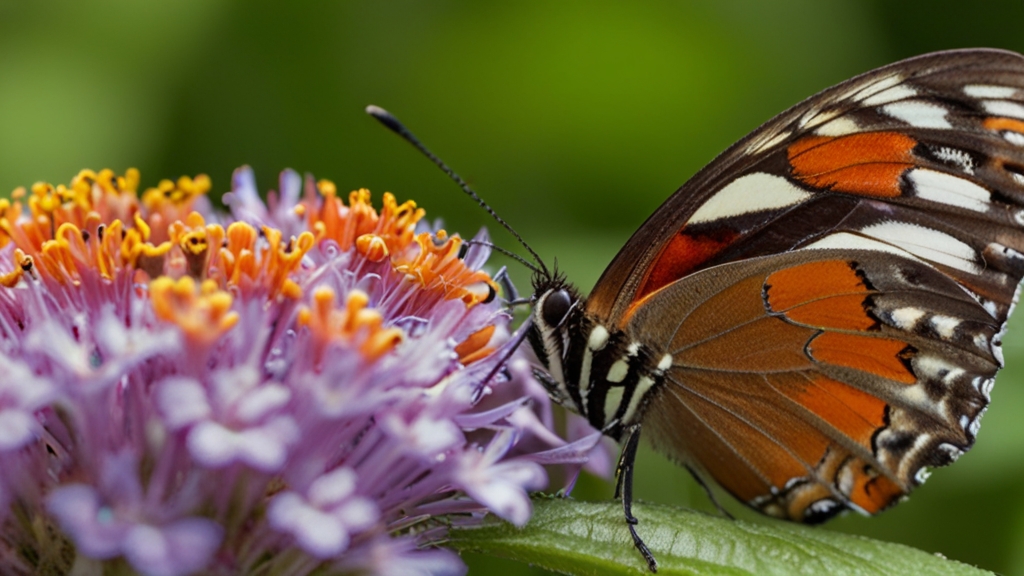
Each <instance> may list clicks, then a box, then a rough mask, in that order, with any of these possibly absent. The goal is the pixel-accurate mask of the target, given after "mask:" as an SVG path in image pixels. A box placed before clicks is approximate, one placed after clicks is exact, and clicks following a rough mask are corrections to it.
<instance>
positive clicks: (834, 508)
mask: <svg viewBox="0 0 1024 576" xmlns="http://www.w3.org/2000/svg"><path fill="white" fill-rule="evenodd" d="M1022 253H1024V57H1021V56H1020V55H1018V54H1014V53H1009V52H1003V51H997V50H965V51H952V52H944V53H936V54H930V55H926V56H922V57H918V58H913V59H910V60H906V61H903V62H899V63H896V64H893V65H891V66H887V67H884V68H880V69H878V70H875V71H872V72H869V73H867V74H865V75H862V76H859V77H857V78H854V79H851V80H849V81H847V82H844V83H842V84H840V85H838V86H836V87H834V88H830V89H828V90H826V91H824V92H822V93H820V94H818V95H816V96H814V97H812V98H810V99H808V100H806V101H804V102H802V103H800V104H798V105H797V106H795V107H793V108H792V109H790V110H788V111H786V112H784V113H782V114H780V115H779V116H778V117H776V118H775V119H773V120H771V121H769V122H768V123H766V124H765V125H764V126H762V127H761V128H759V129H758V130H756V131H755V132H753V133H752V134H751V135H749V136H747V137H746V138H744V139H743V140H741V141H740V142H739V143H737V144H736V145H734V146H733V147H732V148H730V149H729V150H727V151H726V152H725V153H723V154H722V155H721V156H720V157H719V158H717V159H716V160H715V161H714V162H712V163H711V164H710V165H709V166H708V167H706V168H705V169H703V170H702V171H701V172H699V173H698V174H697V175H696V176H695V177H694V178H693V179H692V180H691V181H689V182H688V183H687V184H685V185H684V186H683V187H682V188H680V189H679V190H678V191H677V192H676V193H675V194H673V196H672V197H670V198H669V199H668V200H667V201H666V202H665V204H664V205H663V206H662V207H661V208H659V209H658V211H657V212H655V214H654V215H652V216H651V218H650V219H649V220H648V221H647V223H645V224H644V225H643V226H642V227H641V228H640V230H638V231H637V232H636V233H635V234H634V236H633V237H632V238H631V239H630V241H629V242H628V243H627V244H626V246H625V247H624V248H623V250H622V251H621V252H620V253H619V254H618V256H617V257H616V258H615V260H614V261H613V262H612V264H611V265H610V266H609V268H608V269H607V270H606V271H605V273H604V275H603V276H602V277H601V279H600V280H599V282H598V284H597V286H596V287H595V290H594V292H593V293H592V294H591V296H590V297H589V298H588V300H587V309H586V311H587V314H588V315H589V316H590V317H592V318H595V319H596V321H598V322H600V323H603V324H605V325H609V326H613V327H616V328H618V329H621V330H623V331H624V332H625V333H626V334H627V335H628V336H629V337H630V338H633V339H635V340H636V341H642V342H644V343H645V344H650V345H651V346H653V347H654V348H655V349H658V350H664V351H667V352H668V353H669V354H671V355H672V358H673V363H672V367H671V368H670V369H669V370H668V371H667V373H666V377H665V384H664V386H662V387H661V388H660V389H659V390H658V391H657V398H656V399H653V400H650V401H647V402H645V412H644V420H643V421H644V427H645V429H647V430H650V431H652V432H653V434H650V435H649V437H651V438H652V439H653V440H654V442H655V444H656V445H657V446H658V447H659V448H660V449H661V450H663V451H664V452H666V453H668V454H669V455H670V456H672V457H674V458H676V459H678V460H681V461H683V462H684V463H686V464H687V465H689V466H690V467H691V468H694V469H695V470H697V471H698V473H702V474H704V475H708V476H710V477H712V478H713V479H714V480H716V481H717V482H718V483H719V484H721V485H723V486H724V487H725V488H726V489H728V490H729V491H730V492H732V493H733V494H734V495H736V496H737V497H738V498H740V499H741V500H743V501H745V502H747V503H749V504H751V505H752V506H755V507H757V508H759V509H760V510H762V511H764V512H766V513H769V514H772V515H775V516H780V517H784V518H789V519H793V520H801V521H817V520H822V519H825V518H827V517H830V516H831V515H833V514H834V513H836V512H838V511H839V510H842V509H846V508H853V509H856V510H859V511H862V512H866V513H874V512H877V511H879V510H881V509H882V508H884V507H885V506H887V505H889V504H891V503H892V502H894V501H895V500H896V499H898V498H899V497H900V496H902V495H903V494H906V493H907V492H909V491H910V490H911V489H912V488H913V487H914V486H916V485H917V484H919V483H920V482H921V481H923V479H924V477H925V475H926V474H925V471H926V470H927V468H928V467H931V466H939V465H943V464H946V463H949V462H950V461H952V460H954V459H955V458H956V457H958V456H959V455H960V454H962V453H963V451H965V450H967V449H969V448H970V446H971V445H972V444H973V442H974V436H975V434H976V432H977V427H978V423H979V419H980V417H981V414H982V412H983V411H984V408H985V406H986V405H987V404H988V392H989V390H990V388H991V385H992V381H993V380H992V379H993V377H994V375H995V373H996V371H997V370H998V368H999V367H1000V366H1001V363H1002V358H1001V352H1000V348H999V346H1000V339H1001V336H1002V332H1003V330H1004V329H1005V322H1006V319H1007V316H1008V315H1009V313H1010V310H1011V309H1012V307H1013V304H1014V303H1015V301H1016V295H1017V290H1018V286H1019V284H1020V280H1021V277H1022V276H1024V255H1022Z"/></svg>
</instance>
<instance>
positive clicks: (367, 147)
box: [0, 0, 1024, 574]
mask: <svg viewBox="0 0 1024 576" xmlns="http://www.w3.org/2000/svg"><path fill="white" fill-rule="evenodd" d="M1022 23H1024V3H1022V2H1020V1H1019V0H1016V1H1006V2H995V1H990V2H985V3H968V2H964V1H962V0H960V1H937V0H921V1H904V2H899V3H896V2H887V1H883V0H876V1H845V2H844V1H840V0H834V1H830V2H820V1H818V0H790V1H785V2H781V1H780V2H772V3H765V2H757V1H750V2H741V1H738V0H715V1H713V2H712V1H707V2H692V3H682V2H667V1H665V2H658V1H636V2H628V3H627V2H601V1H597V0H590V1H586V2H568V1H566V2H544V1H537V2H516V3H507V4H506V3H502V4H499V3H492V2H470V1H465V2H459V1H437V2H423V1H404V2H401V1H382V0H376V1H351V2H302V1H293V2H265V1H253V0H249V1H242V0H236V1H227V0H176V1H174V2H162V3H156V2H138V1H128V0H122V1H115V0H111V1H84V0H74V1H57V0H46V1H38V2H20V1H7V0H0V191H4V192H7V191H10V190H12V189H13V188H15V187H16V186H20V185H30V184H31V183H32V182H35V181H37V180H47V181H50V182H55V183H56V182H67V181H68V180H69V179H70V177H71V176H72V175H74V174H75V173H76V172H77V171H78V170H79V169H80V168H84V167H91V168H97V169H98V168H101V167H110V168H114V169H115V170H117V171H118V172H121V171H123V170H124V169H126V168H128V167H130V166H136V167H138V168H140V169H141V170H142V176H143V184H144V185H154V184H155V183H156V182H157V180H159V179H160V178H164V177H171V178H175V177H177V176H179V175H182V174H189V175H194V174H197V173H206V174H209V175H210V176H211V177H212V178H213V181H214V188H215V190H216V191H217V192H218V193H219V192H223V191H226V190H227V189H228V186H229V183H230V175H231V171H232V170H233V169H234V168H235V167H237V166H240V165H242V164H250V165H252V166H253V167H254V168H255V170H256V173H257V175H258V178H259V182H260V184H261V187H262V188H264V189H266V188H276V179H277V173H278V172H279V171H280V170H281V169H282V168H285V167H291V168H294V169H296V170H299V171H303V172H312V173H314V174H315V175H317V176H318V177H325V178H330V179H332V180H334V181H335V182H336V183H337V184H338V186H339V188H340V189H353V188H358V187H367V188H370V189H371V190H373V191H374V193H375V194H376V195H378V197H379V194H380V193H382V192H383V191H385V190H390V191H393V192H395V193H396V194H397V195H398V196H399V198H400V199H405V198H410V197H411V198H414V199H415V200H417V202H419V203H420V204H421V205H423V206H425V207H426V208H427V209H428V213H429V214H430V216H431V217H443V218H444V219H445V222H446V224H447V225H448V227H449V229H450V230H458V231H461V232H462V233H463V234H464V235H472V234H473V233H474V232H475V231H476V230H477V229H478V228H480V227H481V226H488V227H489V228H490V229H491V230H494V229H495V226H494V225H493V223H492V222H491V221H489V220H488V218H487V216H486V215H485V214H484V213H483V212H482V211H481V210H479V209H478V208H476V207H474V205H473V204H472V203H471V202H469V201H468V200H467V199H466V198H465V197H463V196H462V195H461V193H460V192H459V191H458V189H457V188H455V187H454V186H453V185H452V184H451V183H450V182H448V181H447V180H446V178H445V177H444V176H443V175H441V174H440V172H438V171H437V170H436V169H435V168H434V167H432V166H431V165H430V164H429V163H428V162H426V161H425V160H424V159H423V158H421V157H420V156H418V155H417V154H416V153H415V152H414V151H413V150H412V149H411V148H410V147H409V146H408V145H407V144H405V143H403V142H401V141H400V140H399V139H397V138H396V137H394V136H393V135H391V134H389V133H387V132H386V131H384V130H383V129H381V128H380V127H379V126H378V125H377V124H376V123H374V122H373V121H372V120H371V119H369V118H368V117H366V116H365V115H364V114H363V108H364V107H365V106H366V105H367V104H370V103H373V104H378V105H380V106H383V107H385V108H388V109H389V110H391V111H392V112H394V113H395V114H397V115H399V116H400V117H401V118H402V119H403V120H404V121H405V122H406V123H407V124H408V125H410V127H412V129H413V130H414V131H415V132H417V133H418V134H419V135H420V136H421V137H422V138H423V139H424V140H425V141H426V142H427V143H428V144H429V145H430V146H431V147H432V148H433V149H434V150H435V151H436V152H437V153H438V154H440V155H441V156H442V157H443V158H445V159H446V160H447V161H448V163H449V164H451V165H452V166H454V167H456V169H457V170H458V171H459V172H461V173H462V175H463V176H465V177H466V179H467V180H469V181H470V182H471V183H472V184H473V185H474V186H475V187H476V188H477V189H478V190H479V191H480V192H481V193H482V194H483V196H484V197H486V198H487V199H488V200H489V201H490V203H491V204H492V205H493V206H494V208H495V209H496V210H497V211H498V213H500V214H501V215H502V216H504V217H505V218H506V219H507V220H508V221H509V222H511V223H513V225H514V226H516V227H517V228H518V230H519V231H520V232H521V233H522V234H523V236H525V237H526V238H527V239H529V241H530V242H531V243H532V244H533V245H534V246H535V247H536V248H537V250H538V251H539V252H540V253H541V254H542V255H543V256H544V257H545V258H546V259H549V260H550V259H552V258H555V257H557V258H558V263H559V265H560V266H561V267H562V268H563V269H564V270H565V271H566V272H568V274H569V277H570V278H572V279H574V280H576V281H577V282H578V283H579V285H580V286H581V287H582V288H584V290H588V289H589V288H590V286H591V285H592V283H593V282H594V280H595V279H596V278H597V276H598V275H599V274H600V272H601V270H602V269H603V267H604V265H605V264H606V263H607V262H608V261H609V260H610V259H611V257H612V256H613V255H614V253H615V252H616V250H617V249H618V247H619V246H620V245H621V244H622V243H623V242H624V241H625V240H626V238H628V237H629V235H630V234H631V233H632V231H633V230H634V229H635V228H636V227H637V226H638V225H640V223H642V222H643V220H644V219H645V218H646V217H647V215H648V214H649V213H650V212H652V211H653V210H654V209H655V208H656V207H657V206H658V205H659V204H660V202H661V201H662V200H663V199H664V198H665V197H667V196H668V195H669V194H670V193H671V192H672V191H673V190H675V189H676V188H677V187H678V186H679V185H680V184H681V183H682V182H683V181H684V180H685V179H686V178H688V177H689V176H690V175H691V174H693V173H694V172H695V171H696V170H697V169H699V168H700V167H701V166H702V165H703V164H704V163H706V162H708V161H709V160H710V159H711V158H712V157H714V155H715V154H717V153H718V152H719V151H721V150H722V149H724V148H725V147H726V146H728V145H729V144H730V143H732V142H733V141H734V140H736V139H738V138H740V137H741V136H743V135H744V134H745V133H747V132H748V131H750V130H752V129H753V128H755V127H756V126H757V125H759V124H760V123H761V122H763V121H764V120H766V119H768V118H769V117H771V116H772V115H774V114H775V113H777V112H779V111H781V110H782V109H784V108H786V107H788V106H789V105H791V104H793V103H795V102H797V101H798V100H801V99H803V98H804V97H806V96H808V95H810V94H812V93H814V92H816V91H818V90H820V89H822V88H825V87H827V86H829V85H831V84H834V83H836V82H839V81H841V80H843V79H845V78H847V77H850V76H852V75H854V74H857V73H860V72H863V71H866V70H868V69H870V68H874V67H876V66H880V65H882V64H885V63H888V62H891V61H894V60H897V59H900V58H903V57H907V56H911V55H914V54H919V53H923V52H927V51H930V50H937V49H943V48H955V47H968V46H997V47H1003V48H1009V49H1014V50H1024V32H1022V28H1021V24H1022ZM494 235H495V238H496V240H497V242H498V243H500V244H501V245H503V246H506V247H508V248H510V249H517V247H516V245H515V244H514V241H513V240H512V239H511V238H510V237H509V236H508V235H507V234H505V233H503V232H500V231H496V232H494ZM517 278H518V283H519V285H520V286H521V287H522V288H524V289H527V288H528V285H527V284H528V283H527V281H526V279H527V275H526V274H525V273H521V274H519V275H518V276H517ZM1015 324H1016V326H1015V327H1013V328H1011V330H1010V333H1009V335H1008V337H1007V338H1006V348H1007V364H1008V367H1007V368H1006V370H1005V371H1004V372H1003V373H1002V374H1001V375H1000V378H999V380H998V383H997V385H996V389H995V392H994V401H993V405H992V408H991V410H990V411H989V413H988V415H987V416H986V418H985V422H984V426H983V427H982V431H981V435H980V440H979V443H978V445H977V447H976V448H975V449H974V450H973V451H972V452H970V453H969V454H967V455H966V456H964V457H963V458H962V459H961V461H960V462H958V463H957V464H956V465H954V466H952V467H951V468H948V469H943V470H940V471H938V472H937V473H936V474H935V475H934V477H933V478H932V479H931V480H930V481H929V482H928V484H927V485H926V486H925V487H924V488H923V489H921V490H920V491H919V492H918V493H915V494H914V496H913V498H911V499H910V500H909V501H908V502H906V503H904V504H902V505H900V506H898V507H896V508H895V509H893V510H891V511H888V512H886V513H885V514H883V515H881V516H880V517H878V518H872V519H868V518H860V517H852V516H851V517H846V518H843V519H840V520H838V521H835V522H833V523H831V524H830V525H829V526H828V527H827V528H826V529H829V530H840V531H845V532H852V533H857V534H864V535H868V536H871V537H874V538H879V539H883V540H889V541H897V542H903V543H906V544H909V545H911V546H915V547H917V548H921V549H924V550H927V551H932V552H936V553H941V554H943V555H945V556H947V557H950V558H954V559H958V560H962V561H965V562H969V563H972V564H976V565H978V566H981V567H985V568H988V569H991V570H996V571H999V572H1002V573H1009V574H1024V482H1022V481H1021V477H1022V473H1024V456H1022V454H1021V452H1022V450H1024V418H1021V417H1020V416H1019V414H1021V413H1022V412H1024V322H1022V321H1017V322H1015ZM637 493H638V496H639V497H640V498H643V499H648V500H653V501H657V502H662V503H673V504H681V505H687V506H694V507H697V508H701V509H705V510H710V509H712V507H711V506H710V505H709V504H708V501H707V498H706V497H705V495H704V494H703V491H702V490H701V489H700V488H699V487H697V486H695V485H694V483H693V482H692V481H691V480H690V478H689V477H688V475H687V474H686V473H685V472H684V471H683V470H681V469H679V468H676V467H674V466H673V465H671V464H669V463H668V462H666V461H664V460H663V459H661V458H659V457H657V456H656V455H653V454H651V453H649V452H648V453H645V454H644V455H643V456H642V461H641V462H640V464H639V471H638V478H637ZM576 495H577V496H578V497H581V498H609V497H610V496H611V489H610V487H609V486H608V485H607V484H606V483H604V482H602V481H600V480H598V479H594V478H584V479H583V480H582V481H581V483H580V487H579V490H578V491H577V494H576ZM725 499H726V500H728V498H727V497H726V498H725ZM729 506H730V507H731V508H733V509H736V508H737V506H735V505H734V503H730V504H729ZM469 561H470V563H471V567H472V569H473V572H475V573H487V571H489V570H494V569H497V568H498V565H497V564H494V563H491V562H490V561H489V560H487V559H482V558H478V557H470V558H469ZM638 565H639V559H638ZM501 568H502V569H503V570H505V571H506V572H505V573H513V571H514V570H521V571H522V572H521V573H531V571H532V570H534V569H532V568H529V567H525V566H518V565H515V566H513V565H502V566H501Z"/></svg>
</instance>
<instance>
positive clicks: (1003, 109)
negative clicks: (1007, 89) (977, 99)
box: [981, 100, 1024, 120]
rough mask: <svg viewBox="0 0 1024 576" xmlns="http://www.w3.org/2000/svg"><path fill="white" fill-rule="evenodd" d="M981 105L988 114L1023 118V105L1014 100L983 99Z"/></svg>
mask: <svg viewBox="0 0 1024 576" xmlns="http://www.w3.org/2000/svg"><path fill="white" fill-rule="evenodd" d="M981 105H982V107H983V108H985V111H986V112H988V113H989V114H994V115H996V116H1009V117H1010V118H1018V119H1021V120H1024V106H1021V105H1020V104H1017V103H1015V102H1007V101H1006V100H985V101H984V102H982V103H981Z"/></svg>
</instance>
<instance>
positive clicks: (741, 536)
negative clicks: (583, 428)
mask: <svg viewBox="0 0 1024 576" xmlns="http://www.w3.org/2000/svg"><path fill="white" fill-rule="evenodd" d="M533 504H534V511H533V519H532V520H531V521H530V523H529V524H528V525H527V526H526V527H525V528H523V529H518V528H515V527H514V526H512V525H510V524H506V523H500V524H499V523H493V524H487V525H485V526H482V527H476V528H459V529H453V530H452V532H451V542H450V545H451V546H453V547H454V548H456V549H458V550H462V551H472V552H481V553H484V554H489V555H493V556H499V557H503V558H510V559H512V560H518V561H520V562H527V563H529V564H534V565H537V566H541V567H543V568H546V569H548V570H553V571H556V572H562V573H565V574H602V575H603V574H643V573H646V572H647V565H646V563H645V562H644V561H643V559H642V558H641V557H640V554H639V553H637V551H636V550H635V549H634V548H633V543H632V541H631V540H630V537H629V532H628V530H627V529H626V524H625V521H624V520H623V517H622V507H621V505H619V504H618V503H617V502H607V503H594V502H576V501H573V500H567V499H554V498H539V499H535V500H534V502H533ZM633 513H634V514H635V515H636V516H637V517H638V518H640V524H639V525H638V526H637V529H638V531H639V533H640V535H641V536H642V537H643V539H644V541H646V542H647V545H648V546H650V548H651V551H652V552H653V553H654V556H655V558H657V560H658V574H662V575H666V574H755V575H767V574H815V575H818V574H831V575H843V574H856V575H861V574H864V575H868V574H870V575H881V574H899V575H903V574H915V575H927V574H942V575H947V574H955V575H975V576H977V575H980V574H991V573H990V572H986V571H984V570H980V569H977V568H974V567H971V566H968V565H966V564H961V563H959V562H954V561H951V560H946V559H944V558H942V557H941V556H938V555H934V554H928V553H927V552H922V551H920V550H915V549H913V548H910V547H907V546H904V545H902V544H890V543H886V542H879V541H877V540H871V539H868V538H863V537H860V536H851V535H847V534H840V533H836V532H830V531H829V530H827V529H823V528H814V527H809V526H802V525H799V524H791V523H788V522H782V521H776V520H766V521H765V522H757V523H754V522H746V521H743V520H729V519H726V518H721V517H714V516H708V515H706V514H703V513H700V512H693V511H690V510H685V509H681V508H675V507H671V506H660V505H655V504H643V503H637V504H634V506H633Z"/></svg>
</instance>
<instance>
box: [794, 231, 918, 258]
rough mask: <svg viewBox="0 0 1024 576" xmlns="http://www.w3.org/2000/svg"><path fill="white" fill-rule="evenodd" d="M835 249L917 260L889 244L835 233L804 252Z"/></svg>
mask: <svg viewBox="0 0 1024 576" xmlns="http://www.w3.org/2000/svg"><path fill="white" fill-rule="evenodd" d="M836 248H838V249H843V250H875V251H878V252H888V253H890V254H896V255H898V256H902V257H904V258H907V257H910V258H912V259H914V260H917V258H915V257H914V256H913V255H912V254H910V253H909V252H907V251H906V250H901V249H899V248H897V247H896V246H893V245H891V244H886V243H885V242H879V241H878V240H875V239H873V238H865V237H864V236H858V235H857V234H851V233H849V232H836V233H835V234H829V235H828V236H825V237H824V238H822V239H821V240H818V241H817V242H814V243H812V244H808V245H807V246H804V249H805V250H829V249H836Z"/></svg>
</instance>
